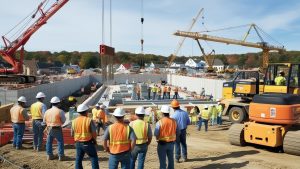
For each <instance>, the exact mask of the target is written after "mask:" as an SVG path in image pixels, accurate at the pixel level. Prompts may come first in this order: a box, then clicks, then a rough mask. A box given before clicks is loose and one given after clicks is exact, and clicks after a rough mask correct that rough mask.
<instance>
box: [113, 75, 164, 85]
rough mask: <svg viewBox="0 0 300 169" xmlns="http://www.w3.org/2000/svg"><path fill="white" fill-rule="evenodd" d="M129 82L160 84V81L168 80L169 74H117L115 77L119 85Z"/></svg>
mask: <svg viewBox="0 0 300 169" xmlns="http://www.w3.org/2000/svg"><path fill="white" fill-rule="evenodd" d="M127 79H128V81H129V82H132V81H134V82H148V81H151V82H158V81H160V80H167V74H117V75H115V82H116V83H117V84H120V83H126V80H127Z"/></svg>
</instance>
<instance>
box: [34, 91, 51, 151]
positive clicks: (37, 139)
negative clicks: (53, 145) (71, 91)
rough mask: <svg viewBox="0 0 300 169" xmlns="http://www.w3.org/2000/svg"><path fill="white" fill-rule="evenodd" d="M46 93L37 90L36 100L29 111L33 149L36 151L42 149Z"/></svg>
mask: <svg viewBox="0 0 300 169" xmlns="http://www.w3.org/2000/svg"><path fill="white" fill-rule="evenodd" d="M45 97H46V95H45V94H44V93H43V92H39V93H37V95H36V97H35V98H36V99H37V102H35V103H33V104H32V105H31V106H30V113H31V117H32V129H33V149H34V150H36V151H41V150H42V145H43V136H44V129H45V128H44V125H42V123H43V119H44V115H45V112H46V111H47V106H46V105H45V104H44V103H43V102H44V99H45Z"/></svg>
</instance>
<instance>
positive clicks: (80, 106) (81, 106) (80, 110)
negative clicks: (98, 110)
mask: <svg viewBox="0 0 300 169" xmlns="http://www.w3.org/2000/svg"><path fill="white" fill-rule="evenodd" d="M88 109H89V107H88V106H87V105H85V104H81V105H79V106H78V108H77V112H78V113H81V112H85V111H87V110H88Z"/></svg>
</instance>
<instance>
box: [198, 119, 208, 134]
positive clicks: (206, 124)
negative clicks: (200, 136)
mask: <svg viewBox="0 0 300 169" xmlns="http://www.w3.org/2000/svg"><path fill="white" fill-rule="evenodd" d="M202 123H204V125H205V131H207V129H208V120H206V119H203V118H201V120H200V121H198V130H199V131H200V130H201V126H202Z"/></svg>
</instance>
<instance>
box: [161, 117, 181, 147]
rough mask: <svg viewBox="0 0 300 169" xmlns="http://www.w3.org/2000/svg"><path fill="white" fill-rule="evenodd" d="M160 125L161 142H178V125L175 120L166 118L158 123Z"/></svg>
mask: <svg viewBox="0 0 300 169" xmlns="http://www.w3.org/2000/svg"><path fill="white" fill-rule="evenodd" d="M158 122H159V125H160V130H159V137H158V140H159V141H165V142H172V141H175V140H176V128H177V124H176V121H175V120H174V119H171V118H167V117H164V118H162V119H161V120H159V121H158Z"/></svg>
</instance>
